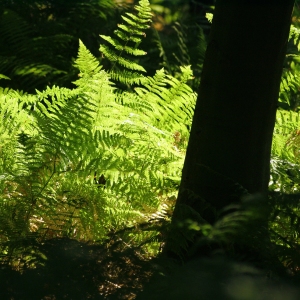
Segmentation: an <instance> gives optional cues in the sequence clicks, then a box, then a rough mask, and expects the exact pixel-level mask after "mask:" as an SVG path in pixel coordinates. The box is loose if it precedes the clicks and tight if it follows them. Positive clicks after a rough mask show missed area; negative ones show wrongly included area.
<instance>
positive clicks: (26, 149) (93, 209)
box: [0, 0, 300, 274]
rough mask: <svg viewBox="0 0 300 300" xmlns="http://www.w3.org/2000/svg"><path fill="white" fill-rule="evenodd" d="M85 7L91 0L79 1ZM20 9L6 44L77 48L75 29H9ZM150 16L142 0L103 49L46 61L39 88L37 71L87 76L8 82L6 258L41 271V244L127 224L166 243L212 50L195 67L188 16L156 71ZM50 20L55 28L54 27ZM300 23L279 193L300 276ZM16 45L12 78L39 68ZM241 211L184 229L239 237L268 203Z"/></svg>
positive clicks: (155, 247)
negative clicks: (22, 86)
mask: <svg viewBox="0 0 300 300" xmlns="http://www.w3.org/2000/svg"><path fill="white" fill-rule="evenodd" d="M108 2H109V1H106V2H105V1H103V5H104V4H105V5H109V3H108ZM76 3H77V2H76ZM101 3H102V2H101ZM76 5H78V7H77V6H76V7H77V8H78V9H79V8H80V9H82V10H85V9H89V5H88V4H86V6H84V5H83V4H82V3H81V4H80V3H79V1H78V3H77V4H76ZM83 6H84V7H83ZM74 11H75V8H74ZM46 12H47V10H46V8H45V13H46ZM55 13H58V12H55ZM55 13H53V16H56V15H55ZM74 13H75V12H74ZM15 17H16V15H15V12H13V11H10V10H6V12H5V14H4V15H3V16H2V18H1V20H0V22H2V24H5V26H7V27H5V28H6V29H5V28H4V29H3V27H2V29H1V30H3V31H5V30H6V35H0V39H2V40H3V42H5V41H6V42H7V40H5V39H8V38H11V39H12V40H11V43H10V44H9V45H10V46H11V47H17V48H18V49H21V50H20V51H21V52H22V49H27V48H26V47H25V46H24V45H25V44H24V43H25V42H26V43H27V42H29V43H30V45H32V47H33V48H34V51H37V52H39V47H38V46H39V45H40V43H49V45H50V46H49V52H47V53H48V54H49V53H50V54H51V57H53V62H54V61H55V60H56V58H57V57H59V55H56V54H55V53H56V50H57V49H54V48H53V47H54V45H56V46H57V45H60V46H59V47H60V49H66V48H67V46H66V47H65V46H64V45H65V44H64V43H65V42H66V41H67V40H70V41H71V40H72V41H73V42H74V36H68V38H67V39H66V36H67V35H65V36H64V37H63V39H62V40H61V39H60V38H62V36H61V35H55V34H53V35H51V36H48V37H47V38H46V37H45V38H43V39H42V40H40V39H37V38H35V37H34V36H33V35H32V34H31V33H30V32H29V31H28V36H25V37H20V36H19V35H18V34H17V33H18V32H21V31H17V30H15V31H14V35H13V36H11V35H9V30H8V29H7V28H8V27H9V26H10V25H11V24H14V26H16V27H18V28H19V29H20V30H21V27H22V26H23V27H24V28H27V27H26V24H25V23H26V22H25V21H24V20H21V19H20V18H19V17H16V18H15ZM103 17H104V16H103ZM13 20H14V21H13ZM24 22H25V23H24ZM151 22H152V13H151V9H150V4H149V2H148V1H147V0H141V1H139V4H138V5H136V6H135V9H134V11H132V12H127V13H125V14H124V15H123V16H122V22H121V23H119V25H118V26H117V29H116V30H115V31H114V32H113V34H111V35H105V34H101V36H100V39H101V46H100V49H99V51H100V53H101V58H99V57H97V55H93V54H92V53H91V51H90V50H88V48H87V47H86V45H85V43H84V41H82V40H80V41H79V50H78V55H77V58H76V60H75V61H74V62H73V65H71V64H70V65H69V64H68V66H65V67H66V68H65V69H64V70H59V69H58V68H56V66H55V65H54V64H53V65H51V66H50V65H46V64H43V63H42V60H41V62H40V63H38V64H35V71H34V73H35V75H36V77H33V81H32V82H30V84H31V85H32V86H34V87H38V78H41V77H42V76H44V75H45V76H46V77H47V78H48V76H50V77H51V76H52V77H51V78H52V79H53V81H55V80H56V79H57V78H58V77H56V75H57V76H58V75H61V74H64V75H63V76H67V77H68V78H69V79H70V78H71V77H72V78H75V77H76V80H75V79H74V81H73V86H74V87H72V86H69V87H62V86H59V85H51V84H49V86H48V87H46V88H44V89H36V90H35V92H32V93H26V92H23V91H20V90H17V89H13V88H11V87H10V86H9V85H8V86H6V87H2V88H0V116H1V124H0V189H1V192H0V261H1V263H2V264H6V265H9V266H12V267H13V268H14V269H15V270H23V269H24V268H30V267H32V268H34V267H36V266H37V265H38V264H41V261H43V259H45V257H44V256H43V254H42V253H41V252H39V251H35V245H36V244H38V243H43V242H45V241H47V240H50V239H52V238H57V237H59V238H62V237H68V238H72V239H77V240H79V241H90V242H93V243H97V242H100V243H101V242H103V241H105V240H106V239H108V238H109V237H111V236H112V235H114V234H116V233H117V232H123V233H122V235H121V237H122V240H123V241H124V243H126V244H129V245H134V246H135V247H136V246H140V251H141V252H143V254H144V255H145V256H153V255H155V254H157V253H158V252H159V251H160V247H161V246H162V245H163V241H164V234H163V232H164V230H165V227H164V226H165V224H166V223H168V222H169V221H170V216H171V213H172V209H173V205H174V202H175V200H176V197H177V190H178V186H179V183H180V178H181V169H182V165H183V160H184V155H185V149H186V146H187V142H188V138H189V129H190V125H191V122H192V116H193V109H194V105H195V102H196V97H197V94H196V92H195V91H193V89H192V88H191V86H192V87H196V86H197V85H198V83H199V82H198V83H197V82H196V83H195V81H193V79H194V75H193V71H192V70H194V71H195V72H194V73H196V74H200V72H201V68H202V65H201V64H202V60H203V57H201V55H200V59H199V60H198V61H196V63H195V65H192V66H190V63H191V57H190V56H189V53H192V52H193V51H192V52H189V51H190V50H189V49H187V46H186V39H187V35H186V34H185V30H184V26H182V25H180V24H179V23H177V24H175V25H174V28H175V31H176V32H177V37H178V39H177V46H178V49H179V54H178V56H172V59H173V60H172V61H171V56H170V53H169V52H168V51H167V50H166V49H167V48H166V47H165V45H166V44H168V42H166V40H164V41H162V39H161V36H159V35H158V36H157V39H156V40H155V46H153V48H156V49H159V52H160V55H161V58H162V62H161V66H162V68H159V67H157V69H156V70H155V72H154V74H153V75H152V76H150V75H148V73H147V71H146V68H145V64H144V65H142V64H141V61H143V62H145V61H147V56H148V55H149V54H151V51H153V49H152V48H149V49H144V48H143V41H145V40H146V35H147V33H148V31H149V30H150V29H149V27H150V25H151ZM22 24H23V25H22ZM44 25H45V30H46V27H47V26H48V25H49V24H48V25H47V24H44ZM46 25H47V26H46ZM298 27H299V26H297V24H295V25H293V26H292V27H291V32H290V44H289V51H288V54H287V57H286V65H285V68H284V72H283V75H282V81H281V88H280V95H279V106H280V109H279V110H278V113H277V121H276V126H275V130H274V138H273V147H272V161H271V180H270V198H269V202H268V203H269V206H268V207H269V210H268V218H269V231H270V232H271V237H272V245H273V246H274V248H272V249H273V250H272V251H274V253H275V254H276V255H277V257H278V258H279V259H280V261H281V262H282V263H283V265H284V266H285V267H288V268H289V269H290V270H291V272H293V273H294V274H297V272H298V270H299V265H300V262H299V258H298V243H299V234H300V231H299V224H300V219H299V218H300V215H299V189H300V175H299V174H300V173H299V170H300V161H299V144H300V137H299V136H300V134H299V122H300V119H299V111H298V107H299V103H298V90H299V86H300V83H299V76H300V75H299V63H298V54H299V49H300V47H299V36H300V35H299V29H298ZM47 28H48V27H47ZM11 30H13V29H11ZM195 30H196V31H197V35H198V37H199V42H198V44H197V48H196V49H197V51H199V52H200V53H204V50H205V47H206V45H205V35H204V34H203V31H202V29H199V28H198V29H195ZM22 45H23V46H24V48H23V46H22ZM27 50H28V49H27ZM1 51H4V50H3V49H2V50H1ZM9 51H10V50H9V49H8V48H7V49H6V50H5V51H4V52H5V53H4V52H3V53H2V54H1V57H2V58H3V57H5V59H4V60H3V61H5V63H4V64H2V65H1V68H0V70H1V71H0V72H1V73H3V74H4V75H1V76H0V80H1V82H9V81H14V80H16V78H18V76H17V75H18V74H19V75H20V72H25V73H26V70H27V71H30V70H31V71H32V69H30V68H32V67H33V65H32V64H31V62H30V64H27V61H26V55H27V54H26V53H27V52H26V51H25V52H26V53H25V54H26V55H24V53H22V59H21V60H20V59H19V56H18V54H16V56H15V57H12V56H10V57H9V55H8V54H9ZM47 53H46V54H45V55H46V56H47V55H48V54H47ZM50 54H49V55H50ZM174 57H175V61H176V62H177V64H174ZM2 58H1V59H2ZM12 66H14V67H13V68H12ZM18 68H19V69H18ZM18 70H21V71H20V72H19V71H18ZM70 70H72V71H70ZM69 71H70V72H69ZM18 72H19V73H18ZM197 72H198V73H197ZM49 74H50V75H49ZM70 74H72V75H70ZM50 77H49V78H50ZM28 78H29V77H28ZM30 78H31V77H30ZM55 78H56V79H55ZM52 79H51V80H52ZM24 82H26V81H24ZM56 82H57V83H59V80H58V81H56ZM3 86H5V85H3ZM12 86H14V84H13V85H12ZM241 188H242V187H241ZM255 203H256V202H254V204H255ZM231 208H232V207H230V208H228V211H230V209H231ZM235 209H236V211H235V213H232V214H229V215H226V217H222V214H220V218H219V220H218V222H216V223H215V224H213V225H211V224H202V223H201V222H199V223H197V224H196V223H191V224H188V229H189V230H188V232H187V235H186V236H185V238H186V239H187V240H188V239H189V238H190V233H191V232H195V231H196V232H201V234H202V238H201V239H200V241H199V244H201V243H207V244H212V243H214V242H221V243H224V244H226V243H227V244H230V240H231V239H232V236H233V235H234V234H235V233H236V232H238V231H239V230H240V228H241V227H245V226H246V227H247V226H248V227H251V226H252V225H251V224H253V222H255V220H256V219H255V217H254V218H253V213H251V212H253V211H254V210H255V209H257V207H255V206H253V205H252V206H250V207H249V206H248V205H247V204H243V205H241V206H238V207H235ZM254 216H256V215H255V214H254ZM249 224H250V225H249ZM143 226H144V227H146V229H147V230H143V229H142V228H143ZM129 228H130V230H127V229H129ZM122 230H123V231H122ZM258 242H259V241H258ZM185 246H186V244H185V242H183V243H182V244H178V245H177V246H176V247H174V250H175V251H178V253H180V251H181V248H184V247H185ZM274 249H275V250H274Z"/></svg>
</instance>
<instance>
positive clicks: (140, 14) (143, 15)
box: [100, 0, 152, 85]
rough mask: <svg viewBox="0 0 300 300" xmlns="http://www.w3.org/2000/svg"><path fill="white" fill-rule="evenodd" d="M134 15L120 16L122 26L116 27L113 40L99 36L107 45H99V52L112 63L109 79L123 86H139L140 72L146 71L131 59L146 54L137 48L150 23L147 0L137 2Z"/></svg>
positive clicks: (150, 16) (141, 79) (140, 80)
mask: <svg viewBox="0 0 300 300" xmlns="http://www.w3.org/2000/svg"><path fill="white" fill-rule="evenodd" d="M135 10H136V11H137V13H136V14H133V13H126V16H122V19H123V21H124V23H123V24H119V25H118V29H117V30H115V32H114V33H115V36H116V37H115V38H112V37H110V36H105V35H100V36H101V37H102V38H103V39H104V40H105V41H106V42H108V45H105V44H103V45H101V46H100V51H101V52H102V54H103V55H104V57H105V58H107V59H108V60H109V61H110V62H111V63H112V68H111V70H110V72H109V74H110V75H111V78H112V79H114V80H117V81H119V82H121V83H124V84H126V85H127V84H130V85H132V84H140V83H141V82H143V75H142V72H146V70H145V69H144V68H143V67H142V66H140V65H139V64H138V63H137V62H136V61H135V60H134V59H133V57H138V56H141V55H146V54H147V52H145V51H143V50H140V49H139V48H138V47H139V45H140V43H141V41H142V37H145V36H146V33H145V32H144V31H145V30H146V29H148V28H149V27H150V26H149V23H151V18H152V14H151V9H150V4H149V1H148V0H141V1H139V5H136V6H135Z"/></svg>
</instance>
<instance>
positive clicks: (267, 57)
mask: <svg viewBox="0 0 300 300" xmlns="http://www.w3.org/2000/svg"><path fill="white" fill-rule="evenodd" d="M293 4H294V1H293V0H281V1H270V0H260V1H257V0H219V1H217V3H216V7H215V12H214V18H213V23H212V28H211V33H210V37H209V42H208V47H207V51H206V57H205V61H204V67H203V73H202V77H201V83H200V90H199V96H198V101H197V104H196V108H195V114H194V118H193V124H192V129H191V135H190V140H189V144H188V148H187V153H186V158H185V163H184V168H183V173H182V181H181V186H180V189H179V195H178V200H177V203H176V207H175V212H174V215H173V222H176V220H179V219H180V215H182V212H181V207H182V206H181V204H184V205H185V206H186V205H188V206H190V207H191V208H193V209H194V210H196V211H197V212H200V213H201V214H202V216H203V217H204V218H205V219H206V220H207V221H209V222H210V223H212V222H213V221H214V218H213V216H212V215H210V214H209V213H207V212H205V210H204V207H203V202H202V201H201V199H205V201H206V202H208V203H209V204H210V205H211V207H212V208H213V209H216V210H219V209H222V208H223V207H224V206H226V205H229V204H230V203H231V202H232V201H233V197H232V195H233V194H234V193H235V189H236V185H234V183H238V184H240V185H241V186H243V187H244V188H245V189H247V190H248V191H249V192H250V193H262V194H265V193H266V192H267V189H268V182H269V169H270V165H269V164H270V153H271V143H272V134H273V128H274V124H275V115H276V109H277V99H278V94H279V86H280V77H281V73H282V67H283V61H284V57H285V52H286V46H287V40H288V35H289V28H290V23H291V14H292V10H293Z"/></svg>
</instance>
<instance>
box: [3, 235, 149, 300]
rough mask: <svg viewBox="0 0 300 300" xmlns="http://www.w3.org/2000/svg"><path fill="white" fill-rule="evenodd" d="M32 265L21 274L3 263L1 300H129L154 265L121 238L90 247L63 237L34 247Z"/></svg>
mask: <svg viewBox="0 0 300 300" xmlns="http://www.w3.org/2000/svg"><path fill="white" fill-rule="evenodd" d="M36 252H40V253H43V255H42V257H44V258H41V260H40V263H39V264H38V263H36V267H35V268H27V269H23V270H22V272H19V271H16V270H12V269H11V267H8V266H7V267H5V266H2V268H1V269H0V299H3V300H6V299H9V300H21V299H22V300H23V299H26V300H27V299H28V300H29V299H30V300H42V299H43V300H57V299H134V298H135V297H136V294H137V293H138V292H139V291H141V290H142V289H143V285H144V283H147V282H148V281H149V279H150V277H151V275H152V272H153V267H152V266H151V263H150V261H149V260H146V259H144V258H143V257H142V256H141V254H140V253H139V252H138V251H137V250H133V249H131V248H128V247H127V249H126V246H125V245H124V243H123V242H122V241H109V242H108V243H105V244H102V245H90V244H87V243H81V242H79V241H76V240H72V239H67V238H56V239H52V240H48V241H46V242H45V243H43V244H42V245H39V246H38V251H36Z"/></svg>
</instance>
